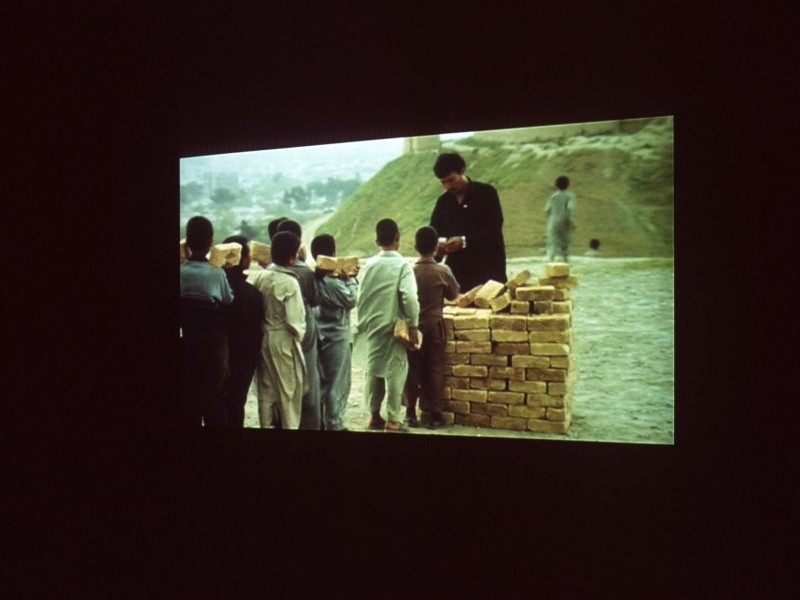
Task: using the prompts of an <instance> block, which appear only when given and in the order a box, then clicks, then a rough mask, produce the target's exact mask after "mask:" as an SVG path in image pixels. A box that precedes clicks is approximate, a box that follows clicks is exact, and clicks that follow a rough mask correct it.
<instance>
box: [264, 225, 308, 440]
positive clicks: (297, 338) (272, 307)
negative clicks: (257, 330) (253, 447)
mask: <svg viewBox="0 0 800 600" xmlns="http://www.w3.org/2000/svg"><path fill="white" fill-rule="evenodd" d="M299 249H300V238H299V237H297V236H296V235H295V234H293V233H291V232H288V231H283V232H279V233H276V234H275V237H273V238H272V247H271V253H272V261H273V262H272V264H271V265H270V266H269V267H267V268H266V269H264V270H263V271H259V272H258V273H256V274H255V276H254V277H253V280H252V283H253V285H254V286H255V287H256V289H258V290H259V291H260V292H261V295H262V297H263V299H264V309H265V314H264V339H263V341H262V343H261V356H260V358H259V361H258V366H257V367H256V383H257V390H258V418H259V423H260V424H261V427H264V428H268V427H272V426H273V407H274V405H276V404H277V408H278V412H279V414H280V419H281V425H282V427H283V428H284V429H298V428H299V427H300V411H301V405H302V398H303V385H304V382H305V370H306V369H305V360H304V359H303V351H302V349H301V347H300V342H301V340H302V339H303V335H304V334H305V332H306V314H305V308H304V305H303V297H302V294H301V292H300V284H299V283H298V281H297V276H296V275H295V274H294V272H292V270H291V267H292V266H293V265H294V264H295V263H296V262H297V252H298V250H299Z"/></svg>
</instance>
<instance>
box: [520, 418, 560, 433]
mask: <svg viewBox="0 0 800 600" xmlns="http://www.w3.org/2000/svg"><path fill="white" fill-rule="evenodd" d="M528 429H529V430H530V431H535V432H536V433H566V432H567V423H566V421H548V420H546V419H528Z"/></svg>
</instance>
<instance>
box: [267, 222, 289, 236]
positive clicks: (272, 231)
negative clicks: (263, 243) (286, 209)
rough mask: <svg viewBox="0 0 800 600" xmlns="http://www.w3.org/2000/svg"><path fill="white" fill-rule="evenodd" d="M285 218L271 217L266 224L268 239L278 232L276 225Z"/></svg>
mask: <svg viewBox="0 0 800 600" xmlns="http://www.w3.org/2000/svg"><path fill="white" fill-rule="evenodd" d="M285 220H286V217H278V218H277V219H273V220H272V221H270V222H269V224H268V225H267V235H268V236H269V239H270V240H272V238H273V236H274V235H275V234H276V233H278V225H280V224H281V223H282V222H283V221H285Z"/></svg>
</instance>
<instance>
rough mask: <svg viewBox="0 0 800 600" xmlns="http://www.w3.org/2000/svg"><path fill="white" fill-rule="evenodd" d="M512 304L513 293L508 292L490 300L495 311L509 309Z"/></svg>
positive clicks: (490, 304)
mask: <svg viewBox="0 0 800 600" xmlns="http://www.w3.org/2000/svg"><path fill="white" fill-rule="evenodd" d="M510 305H511V294H509V293H508V292H505V293H504V294H500V295H499V296H498V297H497V298H493V299H492V300H489V308H491V309H492V312H493V313H498V312H501V311H503V310H505V309H507V308H508V307H509V306H510Z"/></svg>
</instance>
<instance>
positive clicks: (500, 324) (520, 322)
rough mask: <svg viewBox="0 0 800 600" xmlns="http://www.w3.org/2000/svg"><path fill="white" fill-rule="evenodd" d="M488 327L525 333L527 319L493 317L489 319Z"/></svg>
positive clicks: (502, 316) (507, 316)
mask: <svg viewBox="0 0 800 600" xmlns="http://www.w3.org/2000/svg"><path fill="white" fill-rule="evenodd" d="M489 327H491V329H492V331H494V330H495V329H503V330H511V331H526V330H527V329H528V317H523V316H519V317H518V316H515V315H495V316H492V317H490V318H489Z"/></svg>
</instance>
